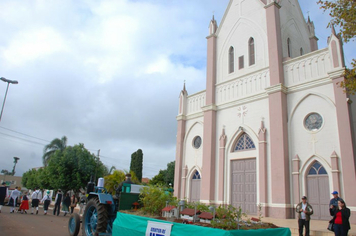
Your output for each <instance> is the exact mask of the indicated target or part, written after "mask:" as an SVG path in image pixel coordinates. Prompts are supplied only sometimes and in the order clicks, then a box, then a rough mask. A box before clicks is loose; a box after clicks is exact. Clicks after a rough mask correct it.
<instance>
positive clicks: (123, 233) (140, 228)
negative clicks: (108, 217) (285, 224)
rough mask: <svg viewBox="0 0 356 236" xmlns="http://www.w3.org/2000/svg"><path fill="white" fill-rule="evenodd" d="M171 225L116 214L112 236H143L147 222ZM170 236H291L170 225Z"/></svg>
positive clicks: (286, 232)
mask: <svg viewBox="0 0 356 236" xmlns="http://www.w3.org/2000/svg"><path fill="white" fill-rule="evenodd" d="M148 221H155V222H161V223H172V222H167V221H162V220H156V219H152V218H147V217H142V216H136V215H130V214H124V213H120V212H118V213H117V216H116V220H115V221H114V224H113V233H112V235H113V236H145V234H146V228H147V222H148ZM172 224H173V226H172V232H171V236H201V235H203V236H235V235H236V236H257V235H263V236H291V231H290V229H288V228H277V229H256V230H230V231H226V230H221V229H213V228H208V227H202V226H196V225H186V224H180V223H172Z"/></svg>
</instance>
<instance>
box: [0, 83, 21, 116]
mask: <svg viewBox="0 0 356 236" xmlns="http://www.w3.org/2000/svg"><path fill="white" fill-rule="evenodd" d="M0 80H2V81H4V82H6V83H7V88H6V93H5V97H4V102H3V103H2V108H1V114H0V121H1V117H2V112H3V111H4V106H5V101H6V96H7V91H8V90H9V85H10V84H18V83H19V82H18V81H17V80H9V79H6V78H4V77H0Z"/></svg>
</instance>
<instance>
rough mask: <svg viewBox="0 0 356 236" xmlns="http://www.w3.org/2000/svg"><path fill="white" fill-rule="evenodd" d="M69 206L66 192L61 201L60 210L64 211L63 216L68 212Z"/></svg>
mask: <svg viewBox="0 0 356 236" xmlns="http://www.w3.org/2000/svg"><path fill="white" fill-rule="evenodd" d="M69 206H70V197H69V193H66V196H65V197H64V199H63V202H62V211H63V212H64V216H66V215H67V214H68V213H69Z"/></svg>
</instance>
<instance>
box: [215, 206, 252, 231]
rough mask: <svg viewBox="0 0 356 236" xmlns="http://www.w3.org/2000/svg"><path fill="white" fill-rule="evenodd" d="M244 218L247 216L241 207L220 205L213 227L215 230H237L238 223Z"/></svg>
mask: <svg viewBox="0 0 356 236" xmlns="http://www.w3.org/2000/svg"><path fill="white" fill-rule="evenodd" d="M242 216H246V214H245V213H243V212H242V209H241V207H239V208H236V207H234V206H232V205H227V206H222V205H220V206H219V207H218V208H217V209H216V218H215V220H213V221H212V222H211V225H212V226H213V228H219V229H225V230H232V229H237V221H238V220H241V218H242Z"/></svg>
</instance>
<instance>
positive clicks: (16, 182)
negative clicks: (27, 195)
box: [0, 175, 23, 189]
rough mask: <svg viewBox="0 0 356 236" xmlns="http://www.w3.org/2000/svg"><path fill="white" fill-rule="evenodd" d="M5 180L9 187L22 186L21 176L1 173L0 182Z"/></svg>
mask: <svg viewBox="0 0 356 236" xmlns="http://www.w3.org/2000/svg"><path fill="white" fill-rule="evenodd" d="M2 182H5V183H6V185H7V186H9V189H15V187H16V186H17V187H20V188H22V187H23V186H22V176H12V175H1V176H0V184H1V183H2Z"/></svg>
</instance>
